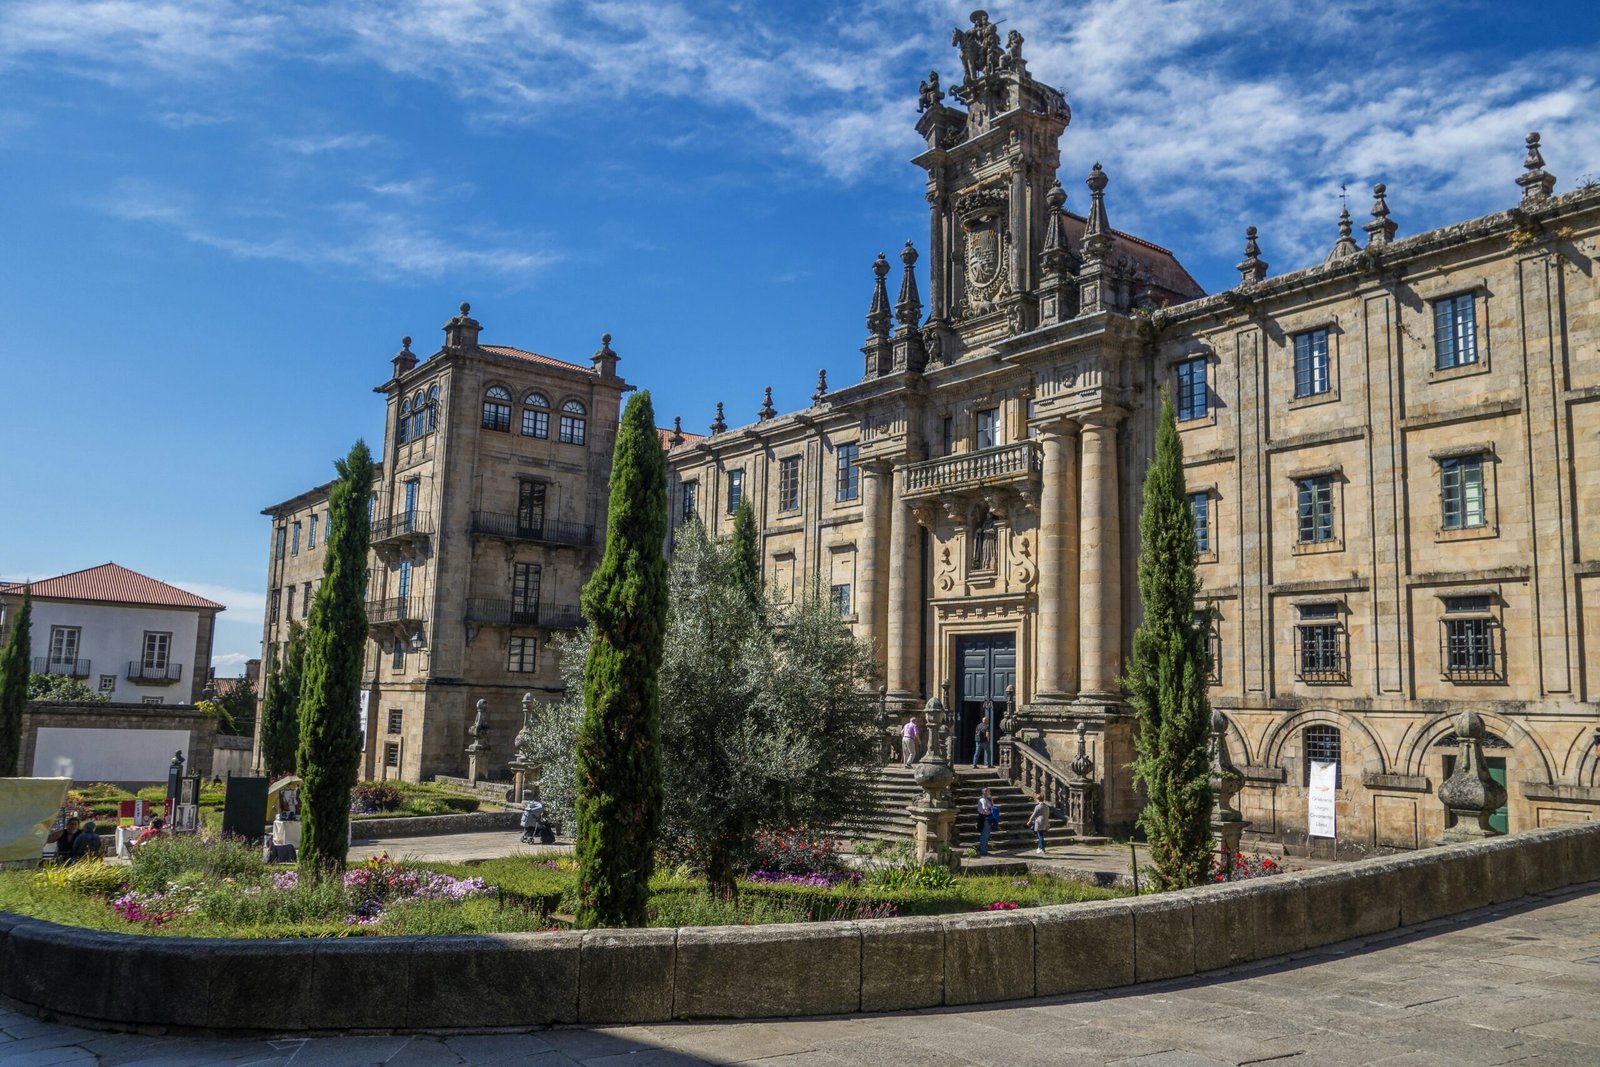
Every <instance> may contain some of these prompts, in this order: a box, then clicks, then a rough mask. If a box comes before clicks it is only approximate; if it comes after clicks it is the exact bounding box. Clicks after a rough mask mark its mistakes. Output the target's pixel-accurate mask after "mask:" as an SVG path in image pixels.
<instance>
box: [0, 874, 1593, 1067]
mask: <svg viewBox="0 0 1600 1067" xmlns="http://www.w3.org/2000/svg"><path fill="white" fill-rule="evenodd" d="M0 1063H3V1064H5V1067H43V1065H46V1064H58V1063H61V1064H67V1063H82V1064H100V1065H103V1067H113V1065H134V1064H140V1065H151V1067H155V1065H161V1067H201V1065H204V1064H236V1065H246V1064H249V1065H261V1067H267V1065H284V1067H313V1065H329V1067H333V1065H338V1067H348V1065H361V1064H385V1065H388V1067H433V1065H436V1064H438V1065H444V1064H483V1065H488V1064H497V1065H507V1067H510V1065H523V1064H526V1065H528V1067H536V1065H537V1067H543V1065H549V1067H558V1065H571V1064H584V1065H587V1067H599V1065H608V1067H660V1065H669V1064H699V1063H713V1064H733V1063H760V1064H762V1065H763V1067H837V1065H841V1064H868V1065H871V1067H892V1065H900V1064H915V1065H921V1064H927V1065H930V1067H934V1065H951V1067H958V1065H963V1064H981V1065H984V1067H1026V1065H1030V1064H1072V1063H1115V1064H1126V1065H1149V1067H1210V1065H1215V1064H1262V1063H1283V1064H1286V1065H1289V1067H1311V1065H1313V1064H1363V1063H1382V1064H1385V1065H1392V1067H1400V1065H1403V1064H1445V1063H1448V1064H1451V1065H1453V1067H1469V1065H1476V1064H1500V1063H1522V1064H1529V1065H1533V1064H1552V1065H1564V1064H1571V1065H1574V1067H1577V1065H1582V1067H1593V1065H1594V1064H1597V1063H1600V884H1597V883H1591V884H1589V885H1586V886H1581V887H1578V888H1577V889H1575V890H1567V891H1564V892H1562V893H1556V894H1550V895H1548V896H1545V897H1541V898H1534V899H1531V900H1525V901H1522V902H1519V903H1517V904H1512V905H1506V906H1502V907H1498V908H1491V909H1485V910H1483V911H1478V912H1473V913H1470V914H1467V915H1464V916H1460V917H1457V918H1454V919H1447V920H1441V921H1438V922H1434V923H1429V924H1427V925H1424V926H1417V927H1412V928H1410V929H1408V930H1404V931H1397V932H1394V933H1391V934H1386V935H1384V936H1382V937H1377V938H1370V939H1366V940H1363V941H1353V942H1346V943H1344V944H1340V945H1332V946H1329V947H1327V948H1324V949H1319V950H1317V951H1315V952H1308V953H1305V954H1304V955H1301V956H1296V957H1293V958H1290V959H1279V960H1269V961H1265V962H1262V963H1258V964H1252V965H1250V966H1248V967H1242V968H1238V969H1236V970H1232V971H1223V972H1214V973H1212V974H1210V975H1207V976H1204V977H1200V978H1189V979H1183V980H1181V981H1175V982H1165V983H1159V984H1152V985H1147V986H1141V987H1137V988H1134V989H1128V990H1122V991H1116V992H1111V993H1107V994H1100V995H1090V996H1077V997H1069V998H1054V999H1041V1000H1032V1001H1021V1002H1015V1003H1011V1004H1002V1005H994V1006H988V1007H979V1008H973V1009H968V1010H953V1009H940V1010H933V1011H925V1012H913V1013H907V1014H900V1015H858V1016H848V1017H836V1018H825V1019H797V1020H773V1021H768V1022H744V1023H671V1024H660V1025H651V1026H633V1027H615V1028H600V1029H576V1028H570V1029H568V1028H564V1029H554V1030H540V1031H536V1032H533V1033H526V1034H480V1035H463V1036H452V1037H439V1036H428V1035H420V1036H363V1037H324V1038H298V1037H296V1038H282V1039H277V1040H270V1039H259V1038H257V1039H233V1040H222V1039H213V1038H176V1037H155V1036H142V1035H135V1034H108V1033H101V1032H97V1031H91V1030H83V1029H78V1028H76V1027H71V1026H63V1025H59V1024H55V1023H45V1022H40V1021H38V1020H36V1019H33V1018H31V1017H29V1016H25V1015H21V1014H18V1013H16V1012H13V1011H10V1010H8V1009H7V1008H5V1007H3V1006H0Z"/></svg>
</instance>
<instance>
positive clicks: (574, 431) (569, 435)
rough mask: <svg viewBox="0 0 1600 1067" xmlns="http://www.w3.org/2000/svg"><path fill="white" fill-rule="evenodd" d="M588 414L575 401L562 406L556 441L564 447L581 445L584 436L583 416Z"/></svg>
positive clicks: (584, 421) (585, 409)
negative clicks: (559, 427)
mask: <svg viewBox="0 0 1600 1067" xmlns="http://www.w3.org/2000/svg"><path fill="white" fill-rule="evenodd" d="M588 413H589V412H588V409H587V408H585V407H584V406H583V405H582V404H581V403H579V402H578V401H576V400H569V401H567V402H566V403H565V404H562V405H561V429H560V432H559V433H558V434H557V437H556V439H557V440H558V441H560V442H561V443H562V444H564V445H581V444H583V442H584V438H585V434H586V430H585V423H586V420H585V418H584V416H585V415H587V414H588Z"/></svg>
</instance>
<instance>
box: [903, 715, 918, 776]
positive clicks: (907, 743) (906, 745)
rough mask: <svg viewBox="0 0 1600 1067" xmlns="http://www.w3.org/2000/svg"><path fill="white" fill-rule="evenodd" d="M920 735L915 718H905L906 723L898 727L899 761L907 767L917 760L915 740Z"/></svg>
mask: <svg viewBox="0 0 1600 1067" xmlns="http://www.w3.org/2000/svg"><path fill="white" fill-rule="evenodd" d="M921 736H922V730H921V729H919V728H918V726H917V720H916V719H914V718H911V719H907V720H906V724H905V725H904V726H903V727H901V728H900V762H901V763H903V764H904V765H905V766H907V767H909V766H911V765H912V764H913V763H915V762H917V740H918V739H919V738H920V737H921Z"/></svg>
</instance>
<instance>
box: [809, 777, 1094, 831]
mask: <svg viewBox="0 0 1600 1067" xmlns="http://www.w3.org/2000/svg"><path fill="white" fill-rule="evenodd" d="M955 770H956V781H955V783H954V785H952V786H951V799H952V800H953V801H954V802H955V805H956V811H957V815H956V820H955V823H954V825H953V826H952V837H953V839H954V844H955V845H956V847H957V848H960V849H968V848H973V849H975V848H977V847H978V830H977V821H978V795H979V794H980V793H981V792H982V791H983V788H984V787H985V786H988V787H989V795H990V796H991V797H993V798H994V802H995V804H997V805H998V806H999V808H1000V828H999V829H998V830H996V831H994V832H992V833H991V834H990V835H989V848H990V851H992V852H1013V851H1022V850H1025V849H1026V850H1032V849H1033V847H1034V840H1033V832H1032V831H1030V830H1029V829H1028V827H1027V819H1028V813H1029V812H1031V811H1033V804H1034V801H1033V798H1032V797H1031V796H1028V795H1027V794H1025V793H1023V791H1022V790H1021V789H1020V788H1018V787H1017V786H1015V785H1012V784H1011V782H1009V781H1008V780H1007V779H1006V778H1005V776H1004V774H1003V773H1002V772H1001V771H1000V769H999V768H997V767H987V768H979V769H976V770H974V769H973V768H971V767H957V768H956V769H955ZM921 795H922V790H921V788H920V787H919V786H918V785H917V782H916V779H915V778H913V777H912V772H911V771H910V770H908V769H906V768H904V767H902V766H901V765H900V764H898V763H894V764H889V765H887V766H884V767H882V768H880V769H879V770H878V771H877V772H875V773H874V774H873V775H872V777H871V791H870V794H869V799H868V800H867V801H866V802H864V803H863V804H862V806H861V809H860V810H859V811H858V812H856V814H855V815H854V816H852V817H851V818H850V819H849V820H847V821H846V822H845V823H844V824H843V825H840V826H836V827H831V828H830V829H831V831H832V832H833V833H835V834H837V835H838V836H840V837H844V838H847V839H849V840H851V841H854V842H857V843H861V842H866V841H889V842H905V843H907V844H909V843H911V840H912V836H911V833H912V827H911V817H910V816H909V815H907V814H906V809H907V808H909V807H910V806H911V805H912V804H914V803H916V802H917V800H918V798H919V797H921ZM1100 840H1102V839H1101V838H1079V837H1073V836H1072V834H1070V833H1068V832H1067V828H1066V824H1065V823H1063V822H1062V821H1061V820H1060V818H1059V817H1057V818H1055V819H1053V820H1052V823H1051V827H1050V829H1049V830H1047V831H1046V832H1045V845H1046V847H1051V848H1054V847H1059V846H1062V845H1066V844H1068V843H1070V842H1076V843H1080V844H1086V843H1091V842H1097V841H1100Z"/></svg>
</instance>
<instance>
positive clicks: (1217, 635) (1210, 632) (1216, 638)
mask: <svg viewBox="0 0 1600 1067" xmlns="http://www.w3.org/2000/svg"><path fill="white" fill-rule="evenodd" d="M1194 628H1195V629H1196V630H1199V631H1200V632H1201V633H1203V634H1205V638H1206V658H1207V660H1209V664H1208V668H1209V669H1208V671H1207V674H1206V684H1207V685H1221V684H1222V632H1221V630H1220V629H1219V628H1218V626H1217V612H1216V609H1215V608H1207V609H1206V610H1204V611H1197V612H1195V613H1194Z"/></svg>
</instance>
